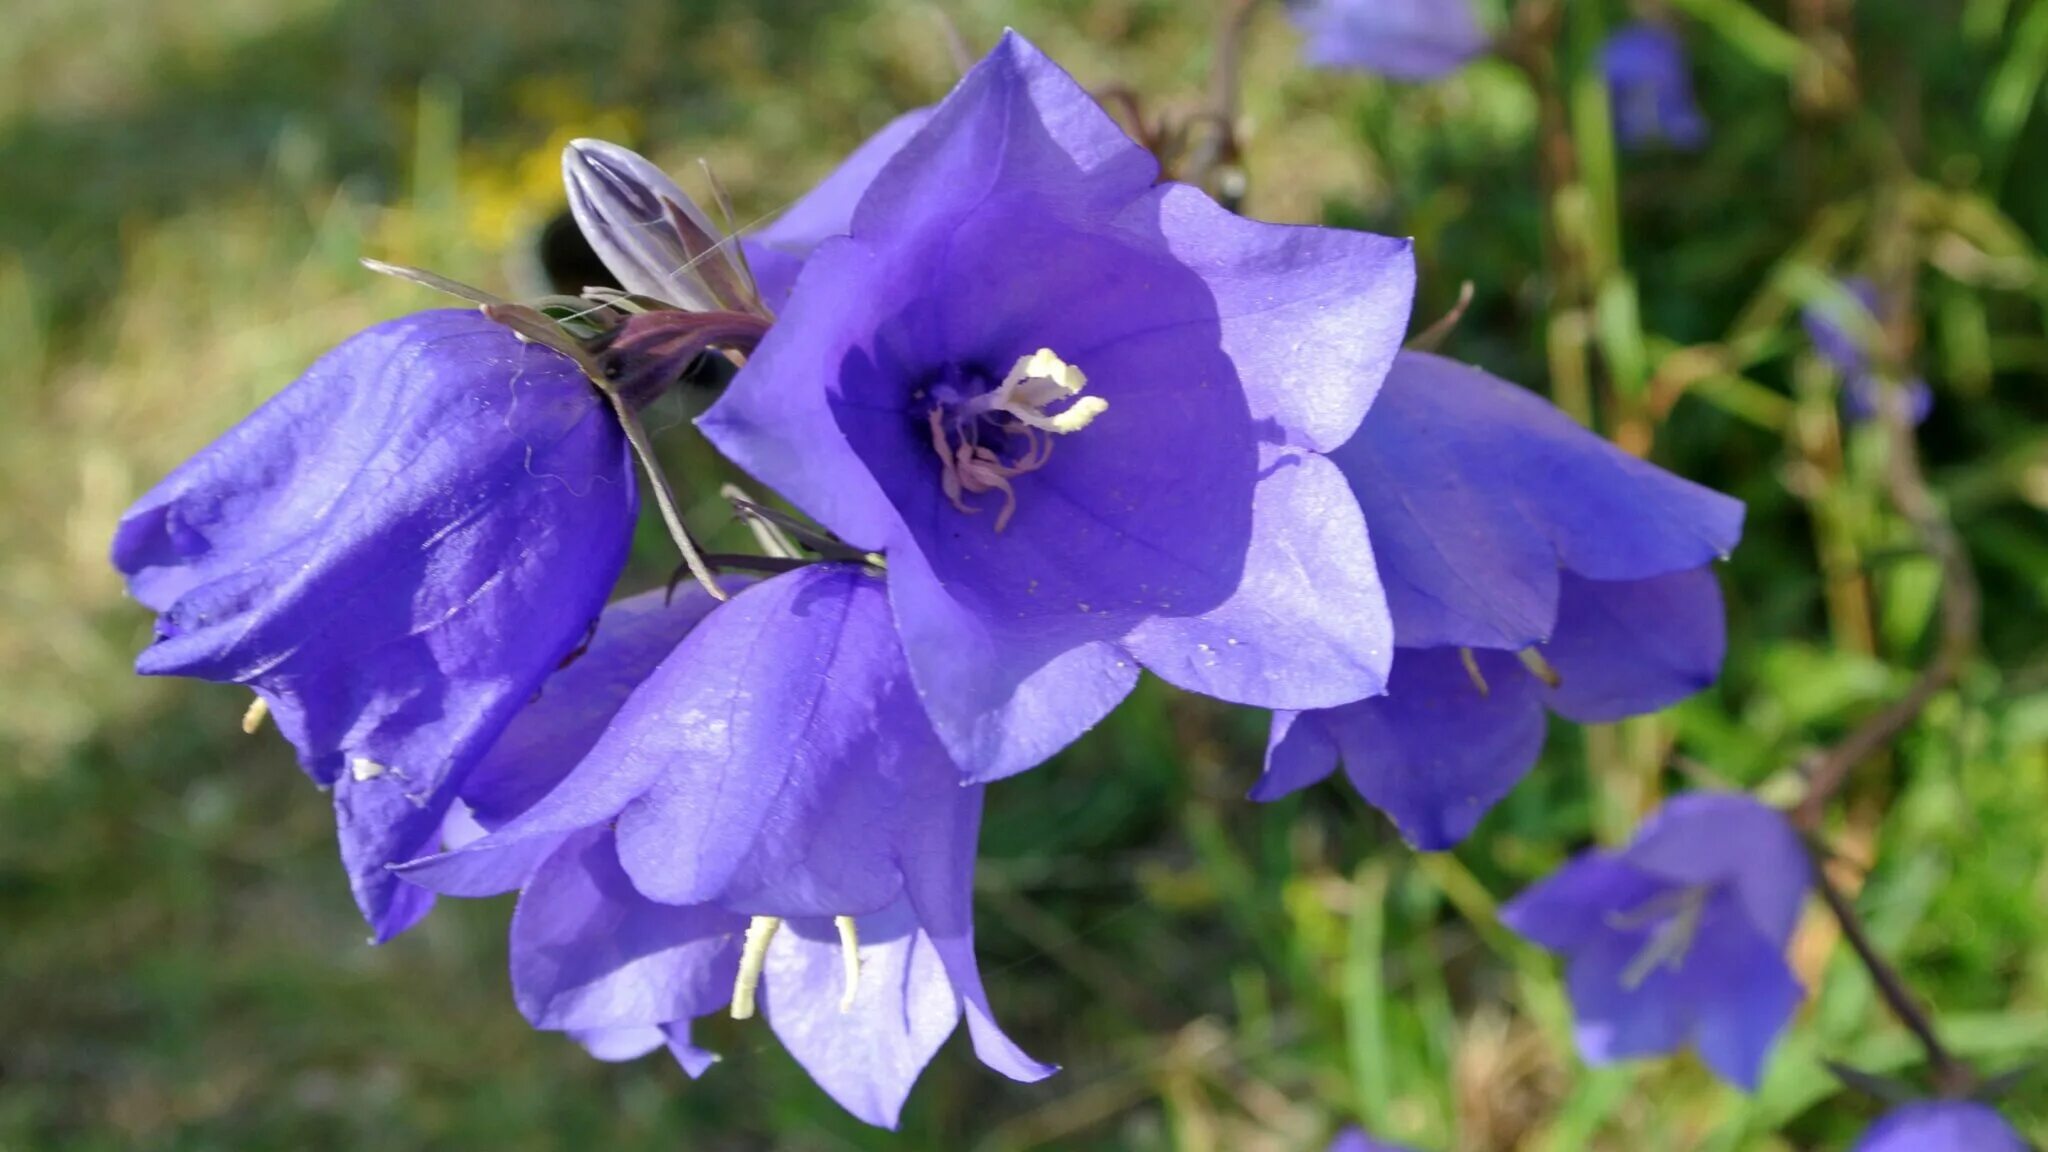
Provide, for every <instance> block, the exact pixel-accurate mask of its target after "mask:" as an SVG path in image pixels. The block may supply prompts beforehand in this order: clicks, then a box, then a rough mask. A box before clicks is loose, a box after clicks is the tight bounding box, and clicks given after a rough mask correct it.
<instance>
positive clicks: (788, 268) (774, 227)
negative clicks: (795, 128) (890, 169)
mask: <svg viewBox="0 0 2048 1152" xmlns="http://www.w3.org/2000/svg"><path fill="white" fill-rule="evenodd" d="M931 117H932V110H931V109H929V108H919V109H916V110H914V111H910V112H905V113H904V114H903V115H901V116H898V117H896V118H895V119H894V120H891V121H889V123H887V124H885V125H883V126H882V130H881V131H879V132H877V133H875V134H874V135H873V136H870V137H868V138H867V140H866V141H865V142H863V143H862V144H861V146H860V147H858V148H856V149H854V150H853V152H852V154H851V155H849V156H847V158H846V159H845V160H844V161H842V162H841V163H840V165H839V167H837V168H835V169H833V170H832V172H831V174H830V175H828V176H826V177H825V178H824V179H823V180H820V181H819V182H818V184H817V186H816V187H814V188H812V189H811V190H810V191H809V192H806V193H804V195H803V197H802V198H801V199H799V200H797V202H796V203H794V204H791V205H790V206H789V207H788V208H787V209H784V210H783V211H782V213H781V214H780V215H778V216H776V217H775V219H774V220H772V221H770V222H769V223H768V224H767V225H766V226H765V227H763V228H760V229H758V230H756V231H755V232H753V233H752V234H751V235H749V236H748V237H747V240H746V245H745V246H746V252H747V263H748V264H749V265H750V266H751V267H752V268H753V270H754V282H755V284H756V285H757V286H758V287H759V288H760V291H761V299H762V300H763V301H765V302H766V303H767V304H768V306H769V307H770V308H772V309H775V310H778V311H779V310H780V309H781V308H782V304H783V301H784V300H786V299H787V298H788V296H789V290H790V288H791V287H793V286H794V285H795V284H796V274H797V272H798V271H799V270H801V269H802V268H803V265H804V261H806V260H808V259H810V255H811V252H812V251H813V250H814V249H816V248H817V246H818V245H819V244H822V243H824V242H825V241H826V240H828V239H830V238H831V237H834V236H844V235H846V234H847V233H849V232H851V231H853V210H854V208H855V207H856V206H857V205H858V204H859V203H860V200H861V197H863V196H865V195H867V190H868V185H870V184H872V183H874V179H875V177H876V175H878V174H879V173H880V172H881V170H882V166H883V165H885V164H887V163H888V162H889V160H890V158H891V157H893V156H895V155H896V153H897V152H899V151H901V150H902V148H903V145H904V144H906V143H908V142H909V141H910V138H911V137H913V136H915V135H917V133H918V130H919V129H921V128H923V127H924V126H925V122H926V121H928V120H930V119H931Z"/></svg>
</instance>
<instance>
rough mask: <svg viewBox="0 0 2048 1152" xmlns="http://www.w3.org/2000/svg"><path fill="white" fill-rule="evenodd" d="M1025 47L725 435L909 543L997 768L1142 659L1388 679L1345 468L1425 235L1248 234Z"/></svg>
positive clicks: (712, 429)
mask: <svg viewBox="0 0 2048 1152" xmlns="http://www.w3.org/2000/svg"><path fill="white" fill-rule="evenodd" d="M1156 176H1157V166H1156V164H1155V163H1154V161H1153V159H1152V157H1151V156H1150V155H1149V154H1147V153H1146V152H1145V151H1144V150H1143V149H1141V148H1139V147H1138V146H1137V145H1136V144H1134V143H1133V142H1131V140H1129V139H1128V138H1127V137H1125V136H1124V134H1123V133H1122V132H1121V131H1120V130H1119V129H1118V128H1117V127H1116V125H1115V123H1114V122H1113V121H1112V120H1111V119H1110V118H1109V116H1108V115H1107V114H1105V113H1104V112H1103V111H1102V109H1101V108H1100V107H1098V106H1097V105H1096V104H1095V102H1094V101H1093V100H1092V99H1091V98H1090V97H1089V96H1088V94H1087V93H1086V92H1085V91H1084V90H1083V89H1082V88H1081V87H1080V86H1079V85H1078V84H1076V83H1075V82H1074V80H1073V79H1072V78H1071V77H1070V76H1068V75H1067V74H1066V73H1065V72H1063V71H1061V70H1060V69H1059V68H1058V66H1057V65H1055V64H1053V63H1052V62H1051V61H1050V60H1048V59H1046V58H1045V57H1044V56H1043V55H1041V54H1040V53H1039V52H1038V50H1037V49H1035V48H1033V47H1032V46H1031V45H1030V44H1029V43H1027V42H1026V41H1025V40H1023V39H1022V38H1021V37H1019V36H1017V35H1015V34H1014V33H1012V34H1009V35H1006V36H1005V37H1004V39H1003V41H1002V42H1001V43H1000V44H999V45H998V46H997V47H996V49H995V50H994V52H992V53H991V54H990V56H989V57H988V58H987V59H986V60H984V61H982V62H981V63H980V64H979V65H977V66H976V67H975V68H974V69H973V70H972V71H971V72H970V73H969V74H968V75H967V77H966V78H965V79H964V80H963V81H962V82H961V84H960V86H959V87H958V88H956V89H955V90H954V91H953V93H952V94H951V95H949V96H948V97H947V98H946V100H945V101H944V103H942V104H941V105H940V106H939V107H938V108H937V110H936V111H935V112H934V113H933V115H932V117H931V119H930V120H929V121H928V122H927V123H926V124H925V125H924V126H923V127H922V128H921V129H920V130H918V132H917V133H916V134H915V135H914V136H913V137H912V138H911V139H910V140H908V141H907V142H906V143H904V145H903V147H902V149H901V150H900V151H899V152H898V153H897V154H896V156H895V157H894V158H893V159H891V160H890V161H889V162H888V163H887V164H886V165H884V166H883V168H882V170H881V171H880V173H879V174H878V175H877V176H876V177H875V180H874V182H873V183H872V184H871V185H870V186H869V188H868V190H867V194H866V195H865V196H864V197H863V198H862V200H861V202H860V204H859V206H858V208H857V209H856V211H855V213H854V216H853V223H852V231H851V233H850V235H848V236H844V237H838V238H834V239H831V240H828V241H826V242H825V243H823V244H821V245H819V246H818V248H817V249H816V251H815V252H814V253H813V255H812V256H811V258H810V260H809V262H808V263H807V264H806V265H805V266H804V270H803V272H802V274H801V275H800V276H799V277H798V279H797V282H796V286H795V288H794V289H793V290H792V291H791V293H790V297H789V301H788V304H787V307H786V308H785V309H784V311H783V313H782V315H781V318H780V320H779V321H778V322H777V323H776V325H775V327H774V329H773V331H772V332H771V333H770V334H769V335H768V337H767V338H766V339H765V340H764V341H763V342H762V344H761V346H760V347H759V348H758V349H757V350H756V352H755V354H754V356H753V358H752V359H751V360H750V361H749V362H748V364H747V367H746V368H745V369H744V370H743V371H742V372H741V373H740V375H739V377H738V379H737V380H735V381H734V383H733V385H732V387H731V388H730V390H729V391H728V392H727V393H726V395H725V396H724V398H723V399H721V400H720V401H719V403H718V405H717V406H716V407H714V408H713V409H712V410H711V411H710V412H708V413H706V414H705V415H704V416H703V417H702V418H701V419H700V421H699V423H700V426H701V427H702V428H703V430H704V432H705V434H706V435H707V436H709V437H710V439H711V440H712V441H713V443H715V444H716V445H717V446H718V447H719V448H720V449H721V450H723V451H724V452H725V453H726V454H727V455H728V456H730V457H731V458H733V459H734V460H735V461H736V462H737V463H739V464H740V465H741V466H742V467H744V468H746V469H747V470H748V471H750V472H752V473H753V474H754V475H755V476H756V477H759V478H760V479H761V480H763V481H765V482H766V483H767V484H769V485H770V486H772V487H774V488H775V489H777V490H778V491H780V492H781V493H782V494H783V495H784V496H786V497H787V498H789V499H790V500H791V501H792V502H794V503H795V504H796V505H797V506H798V507H799V508H801V509H802V510H803V511H805V512H806V513H808V514H809V515H811V516H812V517H814V518H815V519H817V520H818V521H819V522H820V523H822V524H823V525H824V526H825V527H827V528H828V529H830V530H831V531H832V532H834V533H836V534H837V535H838V536H839V537H840V538H842V539H844V540H846V541H847V542H849V543H850V544H853V545H855V546H857V547H859V548H862V549H865V550H873V551H879V552H881V553H883V554H884V555H885V556H886V557H887V560H888V565H889V595H890V598H891V601H892V604H893V607H894V611H895V616H896V620H897V623H898V625H899V627H900V629H901V632H902V636H903V644H904V647H905V650H906V652H907V654H908V658H909V664H910V669H911V675H912V677H913V679H914V680H915V682H916V685H917V688H918V691H919V693H920V695H921V696H922V698H923V701H924V704H925V707H926V710H927V712H928V713H929V715H930V716H931V719H932V723H933V726H934V727H935V728H936V729H937V731H938V734H939V738H940V740H941V741H942V742H943V743H944V745H945V747H946V748H947V750H948V751H949V752H950V753H951V754H952V755H953V756H954V758H955V759H956V760H957V761H958V763H959V764H960V765H961V767H962V769H963V770H964V771H965V772H966V774H967V776H968V777H969V778H970V779H975V780H987V779H993V778H996V777H1000V776H1003V775H1006V774H1008V773H1012V772H1017V771H1021V770H1023V769H1025V768H1028V767H1031V766H1032V765H1034V764H1036V763H1038V762H1040V761H1041V760H1043V759H1044V758H1045V757H1047V756H1049V755H1051V754H1052V753H1053V752H1055V751H1057V750H1059V749H1060V748H1061V747H1064V746H1065V745H1066V744H1067V743H1069V742H1070V741H1071V740H1073V739H1074V738H1075V737H1077V736H1078V735H1079V734H1080V733H1081V732H1083V731H1085V730H1086V729H1087V728H1088V727H1090V726H1091V725H1093V724H1094V723H1095V722H1096V721H1097V720H1099V719H1100V718H1101V717H1102V716H1103V715H1105V714H1106V713H1107V712H1108V711H1109V710H1110V709H1111V708H1112V707H1114V706H1115V704H1116V703H1117V702H1118V701H1119V700H1121V699H1122V698H1123V697H1124V696H1125V695H1126V694H1127V693H1128V692H1129V691H1130V689H1131V687H1132V685H1133V684H1134V683H1135V681H1136V678H1137V673H1138V669H1139V667H1140V666H1143V667H1147V668H1151V669H1152V670H1154V671H1155V672H1156V673H1157V674H1158V675H1159V676H1161V677H1162V678H1163V679H1165V680H1167V681H1169V682H1171V683H1174V684H1176V685H1179V686H1181V687H1183V688H1187V689H1189V690H1192V691H1196V692H1201V693H1205V694H1208V695H1212V696H1216V697H1219V698H1222V699H1225V700H1232V701H1237V702H1242V703H1250V704H1256V705H1261V706H1269V707H1313V706H1321V705H1324V704H1334V703H1340V702H1343V701H1345V700H1351V699H1357V698H1359V697H1361V696H1365V695H1370V694H1371V693H1374V692H1377V691H1378V690H1379V689H1380V687H1381V686H1382V684H1383V683H1384V679H1385V672H1386V665H1387V662H1388V660H1389V658H1390V656H1391V643H1390V637H1389V635H1388V625H1387V620H1386V615H1385V607H1384V600H1383V597H1382V594H1381V591H1380V588H1379V585H1378V581H1377V578H1376V576H1375V575H1374V569H1373V565H1372V559H1371V549H1370V547H1369V546H1368V544H1367V542H1366V536H1365V531H1364V522H1363V518H1362V517H1361V516H1360V515H1359V514H1358V511H1357V504H1356V501H1355V500H1353V499H1352V497H1351V495H1350V493H1349V492H1348V490H1346V487H1345V485H1344V482H1343V478H1342V477H1341V476H1340V475H1339V474H1338V473H1337V471H1336V469H1335V468H1333V467H1332V466H1331V465H1330V464H1329V462H1328V461H1327V460H1325V459H1324V458H1323V457H1322V455H1321V453H1322V452H1324V451H1326V450H1328V449H1331V448H1334V447H1336V446H1337V445H1339V444H1341V443H1342V442H1343V441H1344V440H1346V439H1347V438H1349V436H1350V435H1351V433H1352V431H1354V430H1355V429H1356V427H1357V424H1358V421H1359V420H1360V419H1361V418H1362V417H1363V416H1364V413H1365V410H1366V408H1367V406H1368V405H1369V404H1370V402H1371V400H1372V396H1373V394H1374V392H1375V391H1376V390H1377V387H1378V383H1379V380H1380V378H1381V377H1382V376H1383V375H1384V374H1385V370H1386V366H1387V365H1388V363H1389V362H1390V361H1391V359H1392V356H1393V353H1394V351H1395V348H1396V347H1397V345H1398V342H1399V339H1400V334H1401V329H1402V328H1403V326H1404V324H1405V321H1406V316H1407V311H1408V306H1409V302H1410V297H1411V294H1412V287H1413V267H1412V260H1411V257H1410V251H1409V245H1408V244H1407V243H1406V242H1404V241H1397V240H1389V239H1385V238H1382V237H1377V236H1369V235H1364V234H1360V233H1353V232H1344V231H1339V230H1334V229H1324V228H1300V227H1283V226H1278V225H1269V224H1260V223H1256V222H1253V221H1247V220H1243V219H1240V218H1238V217H1236V216H1233V215H1231V214H1230V213H1228V212H1226V211H1224V210H1223V209H1222V208H1220V207H1218V206H1217V205H1216V204H1215V203H1214V202H1213V201H1211V200H1209V199H1208V198H1207V197H1206V196H1204V195H1203V194H1202V193H1201V192H1199V191H1197V190H1195V189H1193V188H1189V187H1185V186H1179V185H1163V186H1162V185H1157V184H1155V179H1156Z"/></svg>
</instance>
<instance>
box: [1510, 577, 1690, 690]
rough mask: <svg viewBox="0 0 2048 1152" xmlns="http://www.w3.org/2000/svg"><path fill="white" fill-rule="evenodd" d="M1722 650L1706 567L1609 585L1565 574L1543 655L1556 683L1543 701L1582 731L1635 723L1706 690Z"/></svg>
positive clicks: (1604, 582)
mask: <svg viewBox="0 0 2048 1152" xmlns="http://www.w3.org/2000/svg"><path fill="white" fill-rule="evenodd" d="M1727 649H1728V629H1727V620H1726V617H1725V615H1724V613H1723V612H1722V607H1721V585H1720V582H1719V581H1718V580H1716V579H1715V577H1714V572H1713V569H1711V568H1694V569H1692V570H1690V571H1686V572H1673V573H1670V574H1669V575H1665V576H1653V577H1651V578H1650V579H1648V580H1628V581H1614V582H1608V581H1596V580H1583V579H1580V578H1579V577H1577V576H1574V575H1572V574H1570V573H1566V574H1565V576H1564V579H1563V588H1562V592H1561V595H1560V596H1559V598H1558V608H1557V632H1556V634H1555V635H1553V636H1552V637H1551V638H1550V643H1548V644H1546V645H1544V646H1543V649H1542V653H1543V656H1544V658H1545V659H1546V660H1548V661H1549V663H1550V665H1551V667H1552V668H1554V669H1556V671H1557V673H1558V677H1559V679H1560V683H1559V685H1558V687H1556V688H1554V689H1551V690H1549V691H1547V692H1546V693H1545V694H1544V696H1545V699H1546V701H1547V702H1548V703H1549V705H1550V706H1551V707H1552V708H1554V709H1556V710H1557V711H1558V712H1559V713H1561V714H1563V715H1564V716H1566V717H1568V718H1570V719H1572V720H1575V721H1577V722H1579V723H1581V724H1604V723H1608V722H1610V721H1614V720H1621V719H1624V718H1626V717H1629V716H1640V715H1643V714H1644V713H1648V712H1655V711H1658V710H1659V709H1662V708H1667V707H1669V706H1671V705H1673V704H1676V703H1677V702H1678V701H1680V700H1683V699H1685V698H1686V697H1688V696H1690V695H1692V694H1693V693H1695V692H1698V691H1700V690H1701V689H1702V688H1705V687H1707V686H1708V685H1709V684H1712V683H1713V682H1714V678H1715V677H1717V676H1719V675H1720V674H1721V658H1722V656H1723V655H1724V654H1726V652H1727Z"/></svg>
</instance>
